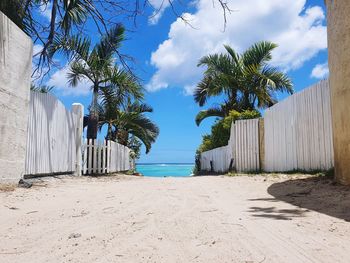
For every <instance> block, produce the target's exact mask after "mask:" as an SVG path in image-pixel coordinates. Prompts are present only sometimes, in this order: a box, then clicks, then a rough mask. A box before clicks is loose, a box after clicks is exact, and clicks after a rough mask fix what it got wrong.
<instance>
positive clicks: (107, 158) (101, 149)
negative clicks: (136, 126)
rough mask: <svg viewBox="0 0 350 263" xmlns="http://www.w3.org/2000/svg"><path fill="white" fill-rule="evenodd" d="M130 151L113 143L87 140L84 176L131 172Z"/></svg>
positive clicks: (84, 147) (84, 154) (84, 151)
mask: <svg viewBox="0 0 350 263" xmlns="http://www.w3.org/2000/svg"><path fill="white" fill-rule="evenodd" d="M131 166H132V160H131V159H130V149H129V148H128V147H126V146H124V145H121V144H119V143H116V142H113V141H105V140H103V141H100V140H85V143H84V145H83V165H82V167H83V170H82V173H83V174H107V173H115V172H120V171H127V170H130V169H131V168H132V167H131Z"/></svg>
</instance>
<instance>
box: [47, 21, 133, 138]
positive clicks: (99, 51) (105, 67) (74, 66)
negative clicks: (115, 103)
mask: <svg viewBox="0 0 350 263" xmlns="http://www.w3.org/2000/svg"><path fill="white" fill-rule="evenodd" d="M123 39H124V27H123V26H122V25H120V24H118V25H116V26H114V27H112V28H111V29H110V30H109V32H108V34H106V35H105V36H104V37H102V39H101V40H100V42H98V43H97V44H96V45H94V46H93V47H92V45H91V41H90V40H89V39H87V38H80V37H79V36H73V37H70V38H68V39H64V40H63V41H62V40H58V42H57V43H55V45H54V48H53V50H51V52H55V50H65V52H66V53H67V55H68V56H70V57H73V62H72V63H71V64H70V71H69V73H68V81H69V84H70V86H72V87H75V86H77V85H78V83H79V82H80V81H81V80H88V81H89V82H90V83H91V89H92V92H93V93H92V102H91V105H90V114H89V120H88V131H87V138H89V139H96V137H97V123H98V112H99V110H98V103H97V100H98V93H99V91H100V90H101V89H104V88H106V87H109V86H113V85H114V86H115V85H118V84H120V83H118V81H119V82H123V81H124V82H125V81H126V80H127V79H128V78H131V77H130V76H128V77H125V75H127V74H126V73H125V72H122V71H120V70H119V69H118V68H116V66H115V61H114V55H115V50H116V49H117V48H119V47H120V45H121V42H122V41H123ZM121 72H122V73H121ZM118 77H119V79H118ZM122 77H123V78H122Z"/></svg>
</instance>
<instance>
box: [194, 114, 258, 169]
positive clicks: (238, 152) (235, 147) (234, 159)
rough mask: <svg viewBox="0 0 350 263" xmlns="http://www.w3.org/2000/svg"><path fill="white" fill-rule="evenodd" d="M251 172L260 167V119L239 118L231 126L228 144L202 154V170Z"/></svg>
mask: <svg viewBox="0 0 350 263" xmlns="http://www.w3.org/2000/svg"><path fill="white" fill-rule="evenodd" d="M229 169H234V170H236V171H238V172H251V171H257V170H259V169H260V159H259V119H251V120H238V121H236V122H235V123H233V124H232V126H231V136H230V140H229V141H228V145H226V146H223V147H219V148H215V149H213V150H210V151H206V152H203V153H202V154H201V170H204V171H211V170H212V171H214V172H227V171H228V170H229Z"/></svg>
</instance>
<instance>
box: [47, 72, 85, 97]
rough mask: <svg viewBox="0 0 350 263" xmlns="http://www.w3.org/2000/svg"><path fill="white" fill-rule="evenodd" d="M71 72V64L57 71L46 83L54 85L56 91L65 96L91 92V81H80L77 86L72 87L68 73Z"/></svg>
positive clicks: (82, 94) (83, 94)
mask: <svg viewBox="0 0 350 263" xmlns="http://www.w3.org/2000/svg"><path fill="white" fill-rule="evenodd" d="M68 72H69V66H68V65H66V66H65V67H64V68H62V69H60V70H58V71H56V72H55V73H54V74H53V75H52V76H51V77H50V79H49V80H48V81H47V83H46V85H48V86H54V87H55V90H56V91H59V92H61V93H62V95H63V96H70V95H72V96H86V95H88V94H89V93H90V92H91V82H90V81H88V80H83V81H81V82H79V84H78V86H77V87H71V86H69V84H68V79H67V74H68Z"/></svg>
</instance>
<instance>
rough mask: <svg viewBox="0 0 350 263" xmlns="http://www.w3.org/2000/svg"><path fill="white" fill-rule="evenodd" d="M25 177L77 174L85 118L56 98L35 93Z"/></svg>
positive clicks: (30, 110)
mask: <svg viewBox="0 0 350 263" xmlns="http://www.w3.org/2000/svg"><path fill="white" fill-rule="evenodd" d="M29 104H30V105H29V120H28V131H27V149H26V160H25V175H26V176H29V175H41V174H58V173H73V172H75V171H76V164H77V158H76V153H77V147H78V146H79V139H80V138H81V135H80V134H79V131H81V129H80V126H81V127H82V116H79V115H78V114H75V113H73V112H71V111H69V110H67V109H66V108H65V106H64V105H63V104H62V103H61V102H60V101H59V100H58V99H57V98H55V97H54V96H53V95H51V94H44V93H39V92H34V91H31V93H30V102H29Z"/></svg>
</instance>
